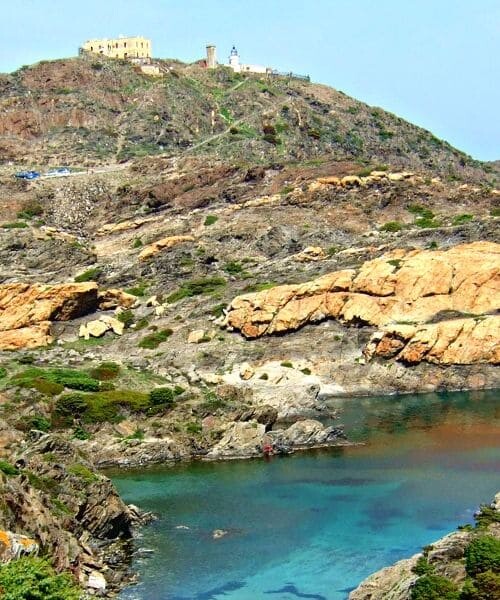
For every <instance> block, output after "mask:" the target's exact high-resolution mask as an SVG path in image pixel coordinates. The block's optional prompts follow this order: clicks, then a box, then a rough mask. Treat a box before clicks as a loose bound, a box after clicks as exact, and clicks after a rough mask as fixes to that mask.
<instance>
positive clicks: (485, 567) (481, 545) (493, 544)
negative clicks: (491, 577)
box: [465, 535, 500, 576]
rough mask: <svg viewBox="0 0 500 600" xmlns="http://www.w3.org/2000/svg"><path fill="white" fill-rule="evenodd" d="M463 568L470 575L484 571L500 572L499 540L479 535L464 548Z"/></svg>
mask: <svg viewBox="0 0 500 600" xmlns="http://www.w3.org/2000/svg"><path fill="white" fill-rule="evenodd" d="M465 570H466V571H467V573H468V574H469V575H471V576H475V575H477V574H478V573H484V572H485V571H493V572H497V573H498V572H500V540H499V539H497V538H494V537H493V536H491V535H481V536H479V537H477V538H475V539H473V540H472V541H471V543H470V544H469V545H468V546H467V548H466V549H465Z"/></svg>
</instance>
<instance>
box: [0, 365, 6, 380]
mask: <svg viewBox="0 0 500 600" xmlns="http://www.w3.org/2000/svg"><path fill="white" fill-rule="evenodd" d="M6 376H7V369H6V368H5V367H0V379H3V378H4V377H6Z"/></svg>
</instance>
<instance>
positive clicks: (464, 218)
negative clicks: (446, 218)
mask: <svg viewBox="0 0 500 600" xmlns="http://www.w3.org/2000/svg"><path fill="white" fill-rule="evenodd" d="M473 219H474V215H469V214H466V213H464V214H462V215H455V216H454V217H453V219H452V221H451V224H452V225H463V224H464V223H469V222H470V221H472V220H473Z"/></svg>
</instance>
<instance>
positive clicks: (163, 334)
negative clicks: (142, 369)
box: [138, 329, 173, 350]
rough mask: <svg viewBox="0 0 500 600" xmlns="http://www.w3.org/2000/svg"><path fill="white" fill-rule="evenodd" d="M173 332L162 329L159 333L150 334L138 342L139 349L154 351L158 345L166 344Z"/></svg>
mask: <svg viewBox="0 0 500 600" xmlns="http://www.w3.org/2000/svg"><path fill="white" fill-rule="evenodd" d="M172 333H173V331H172V330H171V329H162V330H161V331H155V332H154V333H150V334H149V335H147V336H146V337H143V338H142V340H141V341H140V342H139V344H138V346H139V348H145V349H147V350H154V349H155V348H158V346H159V345H160V344H162V343H163V342H166V341H167V340H168V338H169V337H170V336H171V335H172Z"/></svg>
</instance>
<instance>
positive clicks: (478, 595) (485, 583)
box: [460, 571, 500, 600]
mask: <svg viewBox="0 0 500 600" xmlns="http://www.w3.org/2000/svg"><path fill="white" fill-rule="evenodd" d="M495 598H500V573H494V572H493V571H485V572H484V573H478V575H476V578H475V579H468V580H467V581H466V582H465V585H464V587H463V589H462V594H461V596H460V600H493V599H495Z"/></svg>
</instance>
